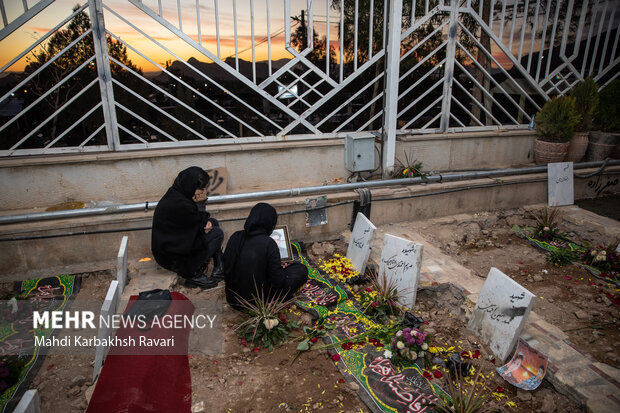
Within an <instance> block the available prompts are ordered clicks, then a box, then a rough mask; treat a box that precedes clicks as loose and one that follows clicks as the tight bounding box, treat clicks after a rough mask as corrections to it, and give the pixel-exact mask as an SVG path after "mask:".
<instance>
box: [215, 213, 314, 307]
mask: <svg viewBox="0 0 620 413" xmlns="http://www.w3.org/2000/svg"><path fill="white" fill-rule="evenodd" d="M277 220H278V214H277V213H276V210H275V208H274V207H272V206H271V205H269V204H266V203H262V202H261V203H259V204H256V205H254V207H253V208H252V211H250V215H249V216H248V218H247V219H246V220H245V225H244V226H243V228H244V229H243V231H237V232H235V233H234V234H233V235H232V236H231V237H230V239H229V240H228V244H227V245H226V252H225V253H224V263H225V264H224V268H225V279H226V300H227V301H228V303H229V304H230V305H231V306H232V307H233V308H236V309H241V308H242V306H241V305H240V304H243V303H244V300H245V301H248V302H252V301H254V298H255V297H259V298H263V299H265V300H271V299H279V300H288V299H290V298H292V297H293V295H294V294H295V292H297V290H298V289H299V288H300V287H301V286H302V285H304V284H305V283H306V281H307V280H308V269H307V268H306V266H305V265H303V264H301V263H291V264H289V263H286V262H284V263H283V262H282V261H281V259H280V251H279V249H278V245H277V244H276V242H275V241H274V240H273V238H271V237H270V235H271V233H272V232H273V229H274V228H275V226H276V222H277Z"/></svg>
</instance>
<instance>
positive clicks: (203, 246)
mask: <svg viewBox="0 0 620 413" xmlns="http://www.w3.org/2000/svg"><path fill="white" fill-rule="evenodd" d="M208 184H209V174H207V172H206V171H205V170H203V169H202V168H199V167H197V166H192V167H189V168H187V169H185V170H183V171H181V172H180V173H179V176H177V178H176V179H175V181H174V184H173V185H172V186H171V187H170V188H169V189H168V192H166V194H165V195H164V196H163V198H162V199H161V200H160V201H159V203H158V204H157V208H155V213H154V214H153V232H152V236H151V249H152V251H153V256H154V257H155V261H157V263H158V264H159V265H161V266H162V267H164V268H166V269H168V270H170V271H174V272H176V273H177V274H179V275H180V276H181V277H183V278H185V279H186V282H185V285H187V286H190V287H202V288H212V287H215V286H216V285H217V283H218V282H219V281H221V280H222V279H223V278H224V268H223V255H222V249H221V248H222V240H223V239H224V233H223V232H222V229H221V228H220V226H219V224H218V222H217V220H216V219H214V218H211V217H210V214H209V213H208V212H207V211H206V209H205V203H206V202H205V201H206V199H207V185H208ZM211 258H213V273H212V275H211V277H207V276H206V275H205V274H204V270H205V269H206V267H207V264H208V262H209V260H210V259H211Z"/></svg>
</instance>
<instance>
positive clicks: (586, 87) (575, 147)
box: [564, 76, 599, 162]
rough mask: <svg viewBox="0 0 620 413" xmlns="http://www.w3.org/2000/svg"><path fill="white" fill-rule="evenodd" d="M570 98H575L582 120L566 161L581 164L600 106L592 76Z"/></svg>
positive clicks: (580, 83) (576, 88)
mask: <svg viewBox="0 0 620 413" xmlns="http://www.w3.org/2000/svg"><path fill="white" fill-rule="evenodd" d="M570 96H572V97H574V98H575V109H576V110H577V113H578V114H579V115H580V116H581V120H580V121H579V123H578V124H577V126H576V127H575V133H574V134H573V137H572V139H571V140H570V145H569V146H568V153H567V154H566V158H565V159H564V160H565V161H566V162H579V161H581V159H583V156H584V155H585V153H586V149H588V135H589V133H590V128H591V127H592V119H593V118H594V113H595V112H596V108H597V106H598V99H599V98H598V85H597V84H596V82H595V81H594V79H592V77H591V76H588V77H587V78H585V79H584V80H583V81H581V82H579V83H578V84H577V85H576V86H575V87H574V88H573V89H572V90H571V92H570Z"/></svg>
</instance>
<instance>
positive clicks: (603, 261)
mask: <svg viewBox="0 0 620 413" xmlns="http://www.w3.org/2000/svg"><path fill="white" fill-rule="evenodd" d="M581 259H582V260H583V262H584V263H585V264H587V265H590V266H592V267H596V268H598V269H600V270H603V271H612V272H618V271H620V257H619V256H618V253H617V252H616V251H615V249H614V247H612V246H610V247H607V248H603V247H598V248H595V249H592V250H586V251H585V252H584V253H583V255H582V256H581Z"/></svg>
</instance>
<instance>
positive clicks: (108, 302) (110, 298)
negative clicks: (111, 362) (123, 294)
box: [93, 280, 120, 383]
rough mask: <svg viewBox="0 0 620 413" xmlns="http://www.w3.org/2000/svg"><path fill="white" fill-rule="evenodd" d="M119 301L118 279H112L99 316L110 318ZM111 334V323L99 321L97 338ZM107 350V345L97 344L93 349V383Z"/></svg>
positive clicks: (102, 338) (103, 337) (106, 337)
mask: <svg viewBox="0 0 620 413" xmlns="http://www.w3.org/2000/svg"><path fill="white" fill-rule="evenodd" d="M119 301H120V294H119V285H118V281H116V280H114V281H112V282H111V283H110V287H109V288H108V293H107V294H106V296H105V300H104V301H103V305H102V306H101V313H100V314H101V318H103V319H111V316H112V315H114V314H116V310H117V309H118V304H119ZM113 334H114V331H113V329H112V324H110V325H109V326H106V324H105V323H99V331H98V332H97V337H98V338H99V340H108V339H109V338H110V337H111V336H112V335H113ZM107 351H108V347H106V346H97V348H96V350H95V363H94V365H93V383H94V382H95V380H97V377H98V376H99V372H101V367H102V366H103V360H104V359H105V355H106V352H107Z"/></svg>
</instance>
